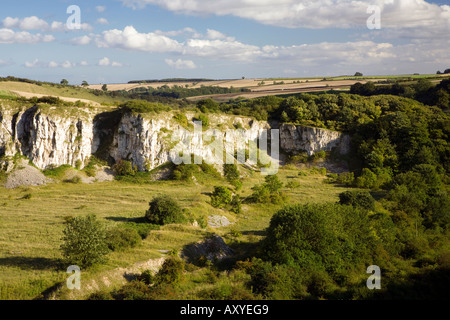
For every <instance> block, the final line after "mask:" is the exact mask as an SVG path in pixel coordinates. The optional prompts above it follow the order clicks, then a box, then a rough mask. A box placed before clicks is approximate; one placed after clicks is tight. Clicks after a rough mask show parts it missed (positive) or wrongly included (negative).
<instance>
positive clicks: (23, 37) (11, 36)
mask: <svg viewBox="0 0 450 320" xmlns="http://www.w3.org/2000/svg"><path fill="white" fill-rule="evenodd" d="M54 40H55V37H53V36H52V35H41V34H40V33H38V34H31V33H29V32H27V31H14V30H11V29H8V28H3V29H0V43H6V44H13V43H27V44H31V43H39V42H51V41H54Z"/></svg>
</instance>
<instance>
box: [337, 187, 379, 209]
mask: <svg viewBox="0 0 450 320" xmlns="http://www.w3.org/2000/svg"><path fill="white" fill-rule="evenodd" d="M339 203H340V204H348V205H351V206H353V207H360V208H364V209H367V210H375V199H374V198H373V197H372V195H371V194H370V193H369V192H368V191H345V192H343V193H341V194H339Z"/></svg>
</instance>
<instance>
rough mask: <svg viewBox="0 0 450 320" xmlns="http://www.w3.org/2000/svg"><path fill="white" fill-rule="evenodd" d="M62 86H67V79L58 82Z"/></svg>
mask: <svg viewBox="0 0 450 320" xmlns="http://www.w3.org/2000/svg"><path fill="white" fill-rule="evenodd" d="M60 83H61V84H62V85H63V86H67V85H68V84H69V81H67V79H62V80H61V82H60Z"/></svg>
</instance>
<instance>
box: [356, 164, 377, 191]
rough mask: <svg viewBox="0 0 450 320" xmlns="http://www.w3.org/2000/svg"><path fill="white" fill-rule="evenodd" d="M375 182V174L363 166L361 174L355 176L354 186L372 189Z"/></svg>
mask: <svg viewBox="0 0 450 320" xmlns="http://www.w3.org/2000/svg"><path fill="white" fill-rule="evenodd" d="M376 184H377V175H376V174H375V173H373V172H372V171H371V170H370V169H367V168H363V170H362V172H361V175H360V176H359V177H358V178H356V186H357V187H358V188H366V189H372V188H374V187H375V186H376Z"/></svg>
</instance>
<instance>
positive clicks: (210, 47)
mask: <svg viewBox="0 0 450 320" xmlns="http://www.w3.org/2000/svg"><path fill="white" fill-rule="evenodd" d="M183 54H186V55H193V56H198V57H208V58H212V59H232V60H251V59H252V58H254V57H255V56H258V55H260V54H261V50H260V48H259V47H258V46H254V45H249V44H244V43H242V42H239V41H235V40H231V39H228V38H227V40H205V39H189V40H187V41H186V43H185V44H184V46H183Z"/></svg>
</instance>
